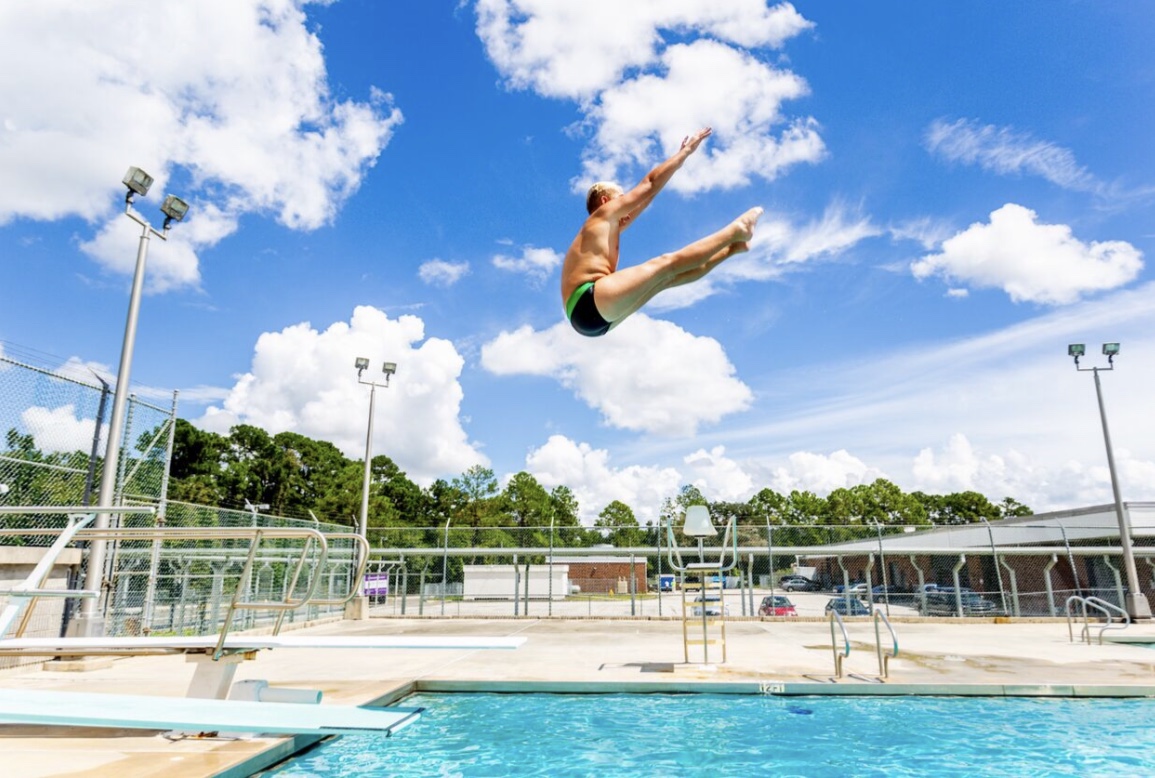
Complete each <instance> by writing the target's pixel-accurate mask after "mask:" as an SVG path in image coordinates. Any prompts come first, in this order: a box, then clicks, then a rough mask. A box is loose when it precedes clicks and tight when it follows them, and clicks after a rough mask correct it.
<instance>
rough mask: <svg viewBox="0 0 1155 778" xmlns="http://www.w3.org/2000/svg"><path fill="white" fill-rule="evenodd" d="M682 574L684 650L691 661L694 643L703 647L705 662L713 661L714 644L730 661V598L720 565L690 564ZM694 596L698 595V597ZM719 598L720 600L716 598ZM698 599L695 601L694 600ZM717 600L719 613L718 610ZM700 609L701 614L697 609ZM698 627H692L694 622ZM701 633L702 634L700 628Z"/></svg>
mask: <svg viewBox="0 0 1155 778" xmlns="http://www.w3.org/2000/svg"><path fill="white" fill-rule="evenodd" d="M687 568H688V569H687V570H685V571H683V572H682V574H681V585H682V651H683V654H684V656H685V660H686V664H689V663H690V646H701V647H702V662H703V664H709V663H710V646H720V647H721V649H722V662H723V663H724V662H725V661H726V597H725V594H726V592H725V589H724V588H723V581H724V578H723V571H722V568H721V566H720V565H696V564H690V565H687ZM692 595H697V597H696V598H695V597H694V596H692ZM715 598H717V599H715ZM695 599H697V601H696V602H695V601H694V600H695ZM714 603H717V612H716V613H715V612H714ZM695 610H698V612H697V613H695V612H694V611H695ZM691 619H692V620H693V621H694V629H693V630H692V631H691V629H690V621H691ZM699 626H700V627H701V636H700V637H698V629H697V628H698V627H699Z"/></svg>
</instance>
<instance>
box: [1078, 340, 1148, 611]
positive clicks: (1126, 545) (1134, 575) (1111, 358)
mask: <svg viewBox="0 0 1155 778" xmlns="http://www.w3.org/2000/svg"><path fill="white" fill-rule="evenodd" d="M1085 353H1086V348H1085V347H1084V345H1083V344H1082V343H1072V344H1071V345H1069V346H1067V356H1069V357H1074V359H1075V369H1076V370H1078V371H1080V372H1087V371H1090V372H1092V373H1094V374H1095V395H1096V396H1097V397H1098V399H1099V418H1100V419H1101V420H1102V422H1103V443H1104V445H1105V446H1106V447H1107V469H1108V470H1109V471H1110V473H1111V491H1112V492H1114V495H1115V517H1116V518H1117V519H1118V521H1119V545H1121V546H1122V547H1123V566H1124V567H1125V568H1126V571H1127V602H1126V608H1127V613H1128V614H1129V615H1130V616H1131V618H1133V619H1149V618H1151V605H1150V603H1148V602H1147V597H1146V595H1144V594H1143V593H1142V592H1141V591H1139V571H1138V570H1137V569H1136V568H1135V551H1134V549H1133V548H1132V547H1131V523H1130V522H1129V521H1128V520H1127V513H1126V511H1125V510H1124V508H1123V497H1122V495H1121V493H1120V491H1119V476H1118V474H1117V473H1116V472H1115V452H1114V450H1113V449H1112V447H1111V431H1110V430H1109V429H1108V427H1107V408H1106V406H1105V405H1104V404H1103V387H1102V386H1101V385H1100V383H1099V371H1100V370H1104V371H1107V370H1114V369H1115V357H1116V356H1117V355H1118V354H1119V344H1118V343H1104V344H1103V354H1104V355H1106V357H1107V365H1108V367H1079V357H1081V356H1083V355H1084V354H1085Z"/></svg>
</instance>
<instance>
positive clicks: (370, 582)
mask: <svg viewBox="0 0 1155 778" xmlns="http://www.w3.org/2000/svg"><path fill="white" fill-rule="evenodd" d="M361 594H363V595H365V596H366V597H385V596H388V594H389V574H388V573H365V578H364V579H362V581H361Z"/></svg>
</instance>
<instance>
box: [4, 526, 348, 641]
mask: <svg viewBox="0 0 1155 778" xmlns="http://www.w3.org/2000/svg"><path fill="white" fill-rule="evenodd" d="M88 510H90V511H95V512H100V511H102V509H100V508H89V509H88ZM117 510H118V511H119V512H126V513H129V512H133V511H132V510H127V509H117ZM37 511H39V512H41V513H65V512H66V511H64V510H63V509H60V508H49V509H46V510H42V511H41V510H39V509H34V510H25V511H24V512H25V513H31V512H37ZM95 512H94V513H91V514H89V515H90V516H94V515H95ZM5 535H22V536H29V535H32V536H38V535H42V536H48V535H56V536H58V538H57V543H55V544H54V545H53V549H55V553H52V550H51V549H50V551H49V553H47V554H46V555H45V557H50V561H54V560H55V558H56V556H58V555H59V553H60V552H61V551H62V550H63V547H64V546H65V545H67V542H70V541H71V540H78V541H80V540H83V541H94V540H104V541H114V540H116V541H152V540H165V541H187V540H251V541H252V542H251V544H250V546H249V552H248V555H247V559H246V562H245V566H244V569H243V570H242V573H241V575H240V577H239V578H238V584H237V588H236V590H235V591H234V592H233V598H232V601H231V602H230V604H229V608H228V611H227V613H226V614H225V617H224V621H223V626H222V628H221V632H220V636H219V639H218V641H217V646H216V649H215V650H214V652H213V658H214V659H219V658H220V656H221V655H222V654H223V653H224V641H225V638H226V637H227V635H228V632H229V628H230V626H231V625H232V622H233V616H234V614H235V612H236V611H238V610H274V611H280V614H279V618H278V619H277V622H276V625H275V627H274V633H273V634H277V633H278V632H279V629H280V626H281V623H282V620H283V616H284V614H285V613H286V612H288V611H291V610H295V609H297V608H300V607H301V606H303V605H307V604H311V603H312V602H313V595H314V593H315V591H316V588H317V585H318V584H319V582H320V576H316V575H314V576H309V578H308V585H307V587H306V590H305V592H304V593H303V594H302V595H301V596H300V597H298V598H293V596H292V592H293V591H294V590H295V589H296V584H297V581H298V580H299V579H300V575H301V573H302V571H303V570H304V569H305V564H306V562H307V560H309V558H310V557H315V567H316V569H320V570H323V569H324V568H325V566H326V563H327V560H328V554H329V550H328V542H327V540H326V538H325V535H323V534H322V533H321V532H319V531H317V530H315V529H310V528H305V527H269V528H264V527H257V528H254V527H237V528H224V527H220V528H211V527H106V528H87V527H86V528H79V527H77V526H75V525H73V526H70V527H68V528H63V529H62V528H52V529H46V528H30V529H17V528H0V537H2V536H5ZM66 535H67V536H69V540H68V541H66V542H65V543H63V544H62V543H59V540H60V537H62V536H66ZM342 536H343V535H342ZM262 539H271V540H288V539H298V540H302V541H303V544H302V547H301V551H300V557H299V558H298V559H297V563H296V565H295V567H294V568H293V569H292V571H291V573H290V576H289V580H290V583H289V585H288V586H287V587H286V595H285V598H284V599H282V600H258V601H252V602H243V601H241V599H240V594H241V588H242V586H241V582H242V581H245V580H247V576H248V574H249V573H250V571H251V569H252V563H253V560H254V558H255V556H256V552H257V549H258V547H259V546H260V544H261V540H262ZM362 542H364V541H362ZM57 546H59V548H57ZM314 548H316V551H315V552H314V551H313V549H314ZM361 560H362V561H361V563H360V564H359V565H358V567H357V569H356V570H357V576H356V577H355V578H354V582H355V583H356V586H354V587H352V590H353V593H355V592H356V591H357V588H358V587H359V586H360V576H361V575H362V574H363V573H364V569H365V568H364V565H365V563H366V562H367V555H364V554H363V555H362V556H361ZM42 563H43V559H42ZM35 574H36V571H34V575H35ZM29 580H30V581H31V580H32V579H31V578H30V579H29ZM38 596H39V595H38V594H32V596H31V597H30V598H29V603H28V607H27V609H25V613H24V618H23V619H22V621H21V625H20V627H19V629H18V630H17V631H16V633H15V636H16V637H20V636H21V635H22V634H23V631H24V628H25V627H26V626H27V621H28V615H29V612H30V611H31V610H32V608H33V607H34V604H35V602H36V599H37V597H38ZM76 596H84V593H82V592H79V591H78V592H76ZM351 596H352V594H350V597H351ZM348 599H349V598H348V597H347V598H346V600H348ZM323 602H324V603H325V604H329V603H328V601H323Z"/></svg>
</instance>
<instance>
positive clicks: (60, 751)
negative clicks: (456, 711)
mask: <svg viewBox="0 0 1155 778" xmlns="http://www.w3.org/2000/svg"><path fill="white" fill-rule="evenodd" d="M846 627H847V632H848V634H849V638H850V646H851V653H850V655H849V656H848V657H846V658H844V659H843V677H842V678H840V679H838V680H837V682H836V683H834V682H831V679H832V677H833V676H834V674H835V673H834V670H835V665H834V660H833V650H832V646H831V631H830V625H829V623H828V622H827V621H826V620H825V619H798V620H789V621H783V620H775V621H770V620H766V621H757V620H753V619H746V620H738V619H735V620H731V621H729V622H728V623H727V625H726V637H727V661H726V662H725V663H721V662H719V661H717V660H720V658H721V653H720V650H716V647H711V655H710V659H711V663H710V664H709V665H704V664H701V663H699V662H695V661H691V662H690V663H685V662H684V661H683V659H684V654H683V643H682V624H681V621H680V620H676V619H668V620H658V619H652V620H631V619H612V620H599V619H574V620H561V619H552V620H540V621H533V620H526V619H520V620H514V619H509V620H504V619H476V620H470V619H452V620H439V619H431V618H426V619H367V620H360V621H335V622H331V623H328V624H322V625H318V626H314V627H311V628H309V629H306V630H295V631H294V632H293V633H292V634H294V635H302V636H304V635H318V636H322V635H323V636H336V635H381V636H411V637H419V636H420V637H443V636H451V635H456V636H479V635H488V636H516V637H524V638H526V639H527V640H526V642H525V644H524V645H523V646H521V647H520V648H518V649H515V650H513V651H485V650H468V649H462V650H455V649H454V650H438V651H429V650H410V649H395V650H389V651H379V650H372V649H365V650H361V649H348V650H341V651H333V650H326V649H323V648H318V649H293V650H283V649H280V650H278V649H274V650H267V651H261V652H259V653H258V654H257V655H256V658H255V659H253V660H250V661H245V662H243V663H242V664H241V665H240V667H239V669H238V670H237V674H236V680H238V681H240V680H245V679H264V680H267V681H268V682H269V683H270V684H271V685H272V686H284V687H288V688H312V689H319V690H321V691H322V692H323V694H324V696H323V701H322V703H321V704H322V705H324V704H346V705H362V704H368V703H372V702H378V701H380V702H395V701H397V700H398V699H399V698H402V697H404V695H406V694H408V693H410V692H412V691H416V690H428V691H465V690H470V691H475V690H479V691H511V692H515V691H524V692H528V691H537V692H540V691H547V692H549V691H565V692H623V691H625V692H692V691H702V692H707V691H708V692H721V693H734V694H787V695H790V694H960V695H961V694H981V695H994V696H1002V695H1055V696H1155V649H1153V648H1149V647H1146V646H1144V645H1142V644H1141V643H1140V642H1138V641H1142V640H1144V639H1149V641H1150V643H1151V644H1153V645H1155V624H1152V623H1140V624H1136V625H1133V626H1131V627H1130V628H1129V629H1127V630H1125V631H1122V632H1114V633H1108V637H1111V636H1114V637H1117V638H1125V639H1126V640H1127V641H1128V642H1121V643H1113V642H1107V643H1104V644H1103V645H1099V644H1098V643H1097V640H1096V641H1095V642H1093V643H1092V644H1090V645H1088V644H1087V643H1084V642H1078V641H1076V642H1071V640H1070V638H1069V636H1068V628H1067V623H1066V621H1065V620H1062V619H1058V620H1025V619H1024V620H1015V619H1009V620H1006V619H1004V620H999V621H998V622H996V621H995V620H980V619H967V620H933V621H932V620H912V621H905V622H898V623H896V624H895V629H896V630H897V634H898V640H899V654H898V656H897V657H894V658H892V659H891V660H890V662H889V678H888V679H887V681H886V683H877V682H871V681H869V680H863V679H869V678H872V677H876V676H878V675H879V664H878V656H877V653H876V650H875V637H874V625H873V624H872V623H871V621H870V620H869V619H860V620H855V619H847V620H846ZM1092 634H1093V635H1095V634H1097V630H1093V631H1092ZM1076 638H1078V627H1076ZM889 645H890V642H889V637H888V636H887V634H886V633H885V631H884V633H883V646H884V648H887V647H889ZM839 648H840V649H842V648H843V643H842V638H841V636H839ZM691 650H692V652H693V651H694V650H695V649H694V647H692V648H691ZM696 651H697V652H698V653H691V660H693V659H695V657H699V656H700V651H701V649H700V647H699V648H697V649H696ZM100 664H101V665H103V666H100V667H98V668H97V669H87V670H85V671H83V672H76V671H64V670H61V669H57V668H59V667H60V666H61V665H59V664H56V663H48V664H47V665H45V668H46V669H43V670H42V669H35V668H25V669H22V670H16V671H5V672H4V673H2V674H0V688H4V689H18V690H46V691H47V690H51V691H67V692H80V693H103V694H142V695H157V696H170V697H177V698H181V697H184V695H185V693H186V691H187V689H188V686H189V682H190V679H191V678H192V675H193V671H194V666H193V664H192V663H191V662H189V661H188V660H187V659H186V658H184V657H182V656H175V655H174V656H144V657H131V658H120V659H116V660H114V661H111V662H107V661H106V662H102V663H100ZM402 704H403V703H402ZM315 740H316V738H315V737H304V736H276V737H274V736H269V737H246V738H240V739H237V738H233V737H197V738H189V737H186V738H183V739H172V738H169V737H165V733H163V732H159V731H150V730H127V729H96V728H75V727H73V728H69V727H44V726H28V725H16V724H12V725H2V726H0V755H2V758H3V765H4V770H3V772H4V775H5V776H8V777H9V778H32V777H33V776H68V777H69V778H77V777H78V776H108V775H113V776H116V777H117V778H136V776H166V778H186V777H187V778H202V776H217V775H222V776H242V775H250V774H252V773H253V772H254V771H256V770H260V769H262V768H263V767H265V766H268V765H270V764H272V763H274V762H275V761H277V760H279V759H281V758H284V757H286V756H288V755H289V754H291V753H293V752H294V751H296V750H298V749H300V748H302V747H304V746H306V745H308V744H309V743H311V742H314V741H315Z"/></svg>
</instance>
